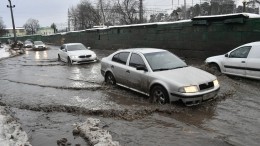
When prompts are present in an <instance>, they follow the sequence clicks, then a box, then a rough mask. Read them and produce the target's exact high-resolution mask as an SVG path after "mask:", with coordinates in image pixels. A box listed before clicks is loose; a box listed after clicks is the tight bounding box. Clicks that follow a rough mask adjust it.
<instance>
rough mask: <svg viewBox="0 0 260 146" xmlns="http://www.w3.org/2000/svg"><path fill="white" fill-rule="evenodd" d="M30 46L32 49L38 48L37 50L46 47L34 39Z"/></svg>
mask: <svg viewBox="0 0 260 146" xmlns="http://www.w3.org/2000/svg"><path fill="white" fill-rule="evenodd" d="M32 48H33V50H39V51H40V50H45V49H47V47H46V45H45V44H44V43H43V42H42V41H34V42H33V46H32Z"/></svg>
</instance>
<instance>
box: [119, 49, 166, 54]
mask: <svg viewBox="0 0 260 146" xmlns="http://www.w3.org/2000/svg"><path fill="white" fill-rule="evenodd" d="M123 51H129V52H139V53H142V54H146V53H153V52H162V51H166V50H163V49H158V48H130V49H124V50H123Z"/></svg>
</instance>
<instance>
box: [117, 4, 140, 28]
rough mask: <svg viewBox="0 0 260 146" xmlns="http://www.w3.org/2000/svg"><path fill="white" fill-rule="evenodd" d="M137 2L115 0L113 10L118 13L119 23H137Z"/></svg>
mask: <svg viewBox="0 0 260 146" xmlns="http://www.w3.org/2000/svg"><path fill="white" fill-rule="evenodd" d="M138 9H139V2H138V1H136V0H117V3H116V5H115V12H116V13H118V14H119V15H120V23H121V24H135V23H138V22H139V20H138Z"/></svg>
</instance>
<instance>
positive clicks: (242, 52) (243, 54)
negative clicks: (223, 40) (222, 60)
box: [229, 46, 251, 58]
mask: <svg viewBox="0 0 260 146" xmlns="http://www.w3.org/2000/svg"><path fill="white" fill-rule="evenodd" d="M250 49H251V46H244V47H241V48H238V49H236V50H234V51H233V52H231V53H230V55H229V58H247V55H248V53H249V51H250Z"/></svg>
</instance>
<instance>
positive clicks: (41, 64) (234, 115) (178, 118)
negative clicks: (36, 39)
mask: <svg viewBox="0 0 260 146" xmlns="http://www.w3.org/2000/svg"><path fill="white" fill-rule="evenodd" d="M57 51H58V47H55V46H50V47H49V49H48V50H45V51H30V50H27V51H26V54H24V55H21V56H17V57H14V58H9V59H6V60H2V61H0V104H1V105H5V106H8V107H10V113H11V114H12V115H13V116H14V117H16V118H18V121H19V122H20V123H21V124H22V126H23V128H24V130H25V131H26V132H27V133H28V136H29V137H30V142H31V144H32V145H37V146H45V145H55V144H56V142H57V140H59V139H61V138H67V139H68V141H70V142H71V144H72V145H75V144H81V145H88V143H87V142H86V141H85V140H84V139H82V138H80V137H74V136H73V135H72V130H73V128H72V125H73V124H74V123H77V122H84V120H85V119H86V118H88V117H95V118H98V119H100V120H101V121H102V125H101V126H103V127H104V128H105V129H106V130H108V131H109V132H110V134H111V135H112V136H113V140H116V141H119V143H120V144H121V145H127V146H128V145H130V146H136V145H147V146H148V145H149V146H150V145H156V146H157V145H185V146H186V145H190V146H194V145H195V146H196V145H232V146H233V145H238V146H240V145H241V146H242V145H251V146H254V145H258V144H259V143H260V139H259V137H260V134H259V133H260V112H259V111H260V100H259V97H260V92H259V88H260V83H259V81H255V80H249V79H243V78H236V77H227V76H225V75H221V76H218V79H219V82H220V84H221V89H220V91H219V93H218V98H217V99H216V100H214V101H209V102H206V103H203V104H202V105H199V106H194V107H185V106H183V105H182V104H180V103H173V104H169V105H165V106H159V105H156V104H151V103H150V102H149V99H148V98H147V97H146V96H144V95H141V94H138V93H135V92H132V91H129V90H127V89H124V88H121V87H109V86H106V85H105V84H104V79H103V77H102V76H101V74H100V62H96V63H92V64H84V65H73V66H67V65H66V63H63V62H58V59H57ZM93 51H95V52H96V53H97V55H98V57H99V58H102V57H104V56H107V55H108V54H110V53H112V52H114V50H112V51H111V50H110V51H109V50H93ZM189 65H194V66H197V67H202V66H203V65H202V64H198V63H197V62H196V64H195V63H194V64H193V61H189Z"/></svg>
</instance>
